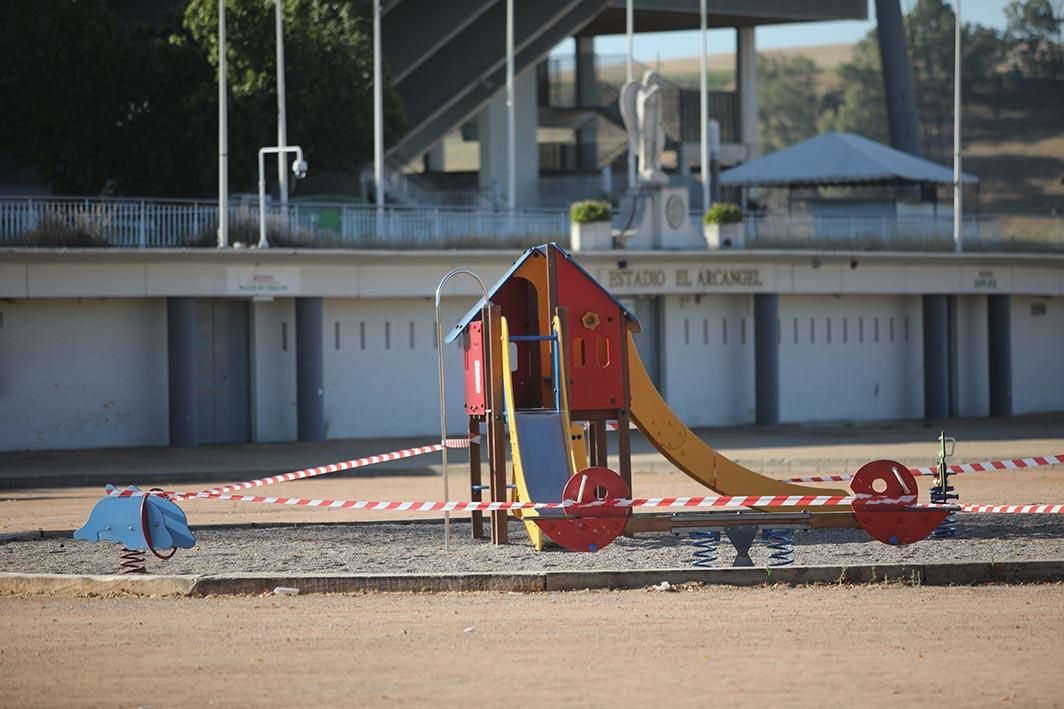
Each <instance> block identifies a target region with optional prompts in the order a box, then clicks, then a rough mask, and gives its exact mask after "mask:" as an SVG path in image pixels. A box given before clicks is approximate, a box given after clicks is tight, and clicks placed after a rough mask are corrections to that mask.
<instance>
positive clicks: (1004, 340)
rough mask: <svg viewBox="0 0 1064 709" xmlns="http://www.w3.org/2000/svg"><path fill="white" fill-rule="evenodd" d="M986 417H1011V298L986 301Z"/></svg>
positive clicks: (994, 296) (992, 296) (1005, 295)
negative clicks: (987, 376) (988, 395)
mask: <svg viewBox="0 0 1064 709" xmlns="http://www.w3.org/2000/svg"><path fill="white" fill-rule="evenodd" d="M986 316H987V344H988V346H989V351H988V352H987V358H988V361H987V365H988V366H987V372H988V373H989V375H990V415H991V416H1012V297H1011V296H1009V295H1008V294H1007V293H1006V294H1002V295H988V296H987V297H986Z"/></svg>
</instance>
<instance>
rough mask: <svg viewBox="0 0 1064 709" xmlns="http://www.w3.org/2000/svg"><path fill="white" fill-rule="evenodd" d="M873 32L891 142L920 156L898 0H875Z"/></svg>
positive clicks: (910, 72) (914, 104)
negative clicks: (881, 73) (876, 38)
mask: <svg viewBox="0 0 1064 709" xmlns="http://www.w3.org/2000/svg"><path fill="white" fill-rule="evenodd" d="M876 32H877V34H878V36H879V60H880V64H881V66H882V68H883V92H884V94H885V96H886V101H887V122H888V123H889V124H890V144H891V145H892V146H893V147H895V148H897V149H898V150H901V151H903V152H906V153H909V154H910V155H915V156H917V157H922V156H923V149H922V147H921V146H920V129H919V126H918V124H917V120H916V96H915V94H914V93H913V70H912V64H910V63H909V52H908V50H907V48H906V44H905V25H904V24H903V23H902V19H901V4H900V0H876Z"/></svg>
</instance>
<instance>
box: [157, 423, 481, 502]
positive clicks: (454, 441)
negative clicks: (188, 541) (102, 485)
mask: <svg viewBox="0 0 1064 709" xmlns="http://www.w3.org/2000/svg"><path fill="white" fill-rule="evenodd" d="M479 441H480V436H473V437H472V438H448V439H447V448H468V447H469V444H470V443H471V442H472V443H478V442H479ZM443 448H444V446H443V444H441V443H435V444H433V445H431V446H418V447H416V448H404V449H403V450H398V451H392V452H391V453H381V454H380V455H371V456H368V457H366V458H357V459H355V460H345V461H343V462H341V463H330V464H329V465H319V466H317V467H314V468H303V469H302V470H293V471H292V472H290V473H281V474H280V475H270V476H268V477H265V478H258V479H257V480H248V481H247V482H242V483H233V484H232V485H222V486H221V487H215V488H211V489H210V490H202V491H200V492H182V493H176V494H175V495H173V496H172V499H174V500H178V501H180V500H188V499H191V498H193V497H216V496H218V495H224V494H226V493H229V492H236V491H237V490H247V489H249V488H253V487H262V486H263V485H273V484H274V483H283V482H289V481H291V480H302V479H304V478H313V477H316V476H318V475H328V474H329V473H338V472H340V471H342V470H354V469H355V468H365V467H366V466H369V465H376V464H377V463H387V462H389V461H392V460H400V459H402V458H413V457H415V456H419V455H425V454H427V453H436V452H438V451H441V450H443Z"/></svg>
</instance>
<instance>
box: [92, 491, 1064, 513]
mask: <svg viewBox="0 0 1064 709" xmlns="http://www.w3.org/2000/svg"><path fill="white" fill-rule="evenodd" d="M108 495H109V496H112V497H136V496H140V495H162V496H164V497H168V498H169V499H171V500H174V501H177V502H180V501H185V500H190V499H201V500H231V501H234V502H258V503H264V504H272V505H294V506H297V507H325V508H328V509H352V510H365V511H369V512H490V511H493V510H553V509H565V508H568V507H575V506H577V505H578V503H576V502H573V501H572V500H567V501H563V502H487V501H485V502H476V501H470V502H465V501H449V502H444V501H441V500H434V501H403V502H399V501H388V500H329V499H318V498H309V497H272V496H271V497H267V496H260V495H230V494H226V493H212V492H211V491H209V490H208V491H204V492H164V491H147V490H118V489H113V490H111V491H110V492H108ZM857 501H862V502H864V503H865V504H868V505H901V504H904V505H909V506H910V507H918V508H926V509H941V506H939V505H917V504H915V503H916V496H915V495H903V496H902V497H895V498H889V497H879V496H878V495H845V496H843V495H790V496H787V495H733V496H719V497H648V498H636V499H633V500H628V499H614V500H597V501H594V502H588V503H583V504H580V505H579V506H580V507H582V508H588V507H631V508H636V507H641V508H658V509H711V508H725V509H735V508H744V507H774V508H781V507H845V506H847V505H852V504H853V503H855V502H857ZM951 508H952V509H956V510H959V511H961V512H974V513H980V514H1064V504H1032V505H952V506H951Z"/></svg>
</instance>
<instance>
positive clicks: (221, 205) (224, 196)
mask: <svg viewBox="0 0 1064 709" xmlns="http://www.w3.org/2000/svg"><path fill="white" fill-rule="evenodd" d="M227 93H228V92H227V90H226V78H225V0H219V2H218V248H219V249H224V248H225V247H226V246H228V245H229V118H228V106H227V104H226V95H227Z"/></svg>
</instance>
